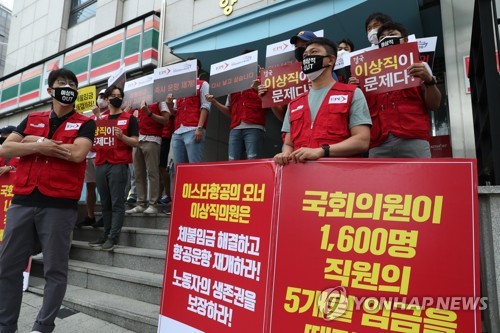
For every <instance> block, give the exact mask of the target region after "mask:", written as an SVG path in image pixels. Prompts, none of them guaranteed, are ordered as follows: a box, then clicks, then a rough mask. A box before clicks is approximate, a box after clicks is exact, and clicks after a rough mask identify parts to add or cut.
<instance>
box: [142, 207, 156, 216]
mask: <svg viewBox="0 0 500 333" xmlns="http://www.w3.org/2000/svg"><path fill="white" fill-rule="evenodd" d="M144 214H158V209H157V208H156V207H154V206H149V207H148V208H147V209H146V210H145V211H144Z"/></svg>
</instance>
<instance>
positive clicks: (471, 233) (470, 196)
mask: <svg viewBox="0 0 500 333" xmlns="http://www.w3.org/2000/svg"><path fill="white" fill-rule="evenodd" d="M306 175H315V176H309V177H306ZM318 175H324V176H323V177H321V176H318ZM475 175H476V170H475V162H474V161H473V160H451V159H447V160H443V161H439V162H436V161H432V162H430V161H423V160H406V161H403V160H402V161H399V160H398V161H395V160H372V161H370V160H367V161H360V160H335V161H320V162H314V163H306V164H296V165H290V166H288V167H285V168H284V169H283V173H282V179H281V188H280V193H281V196H280V200H279V203H280V204H279V207H278V210H277V214H278V230H277V235H278V237H277V240H276V243H277V249H276V262H275V274H274V277H275V280H274V289H273V296H274V300H273V306H272V310H271V312H272V318H271V319H272V322H271V332H320V331H321V332H323V330H325V332H326V331H328V332H329V330H331V329H333V330H332V332H335V331H336V332H371V333H376V332H388V331H391V332H457V333H458V332H464V333H465V332H467V333H470V332H481V318H480V311H479V309H480V308H481V307H484V306H485V305H486V304H485V301H484V300H482V299H480V286H479V246H478V220H477V192H476V189H477V181H476V179H475ZM457 180H460V181H457ZM298 272H300V274H298ZM458 272H460V273H458ZM403 328H404V330H403Z"/></svg>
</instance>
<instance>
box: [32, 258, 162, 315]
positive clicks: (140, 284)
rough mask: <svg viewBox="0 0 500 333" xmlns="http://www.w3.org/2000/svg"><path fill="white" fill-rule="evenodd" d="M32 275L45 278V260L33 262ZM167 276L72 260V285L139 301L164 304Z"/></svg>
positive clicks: (70, 278) (70, 279)
mask: <svg viewBox="0 0 500 333" xmlns="http://www.w3.org/2000/svg"><path fill="white" fill-rule="evenodd" d="M31 275H33V276H36V277H39V278H43V260H33V264H32V266H31ZM162 281H163V275H162V274H155V273H149V272H141V271H136V270H131V269H127V268H119V267H110V266H105V265H99V264H94V263H89V262H83V261H78V260H72V259H70V261H69V270H68V283H69V284H71V285H73V286H76V287H82V288H87V289H91V290H96V291H102V292H105V293H108V294H113V295H118V296H123V297H128V298H131V299H135V300H137V301H142V302H147V303H152V304H157V305H159V304H160V299H161V288H162Z"/></svg>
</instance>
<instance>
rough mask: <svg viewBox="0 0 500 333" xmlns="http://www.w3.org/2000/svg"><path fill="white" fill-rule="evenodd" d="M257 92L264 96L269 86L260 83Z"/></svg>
mask: <svg viewBox="0 0 500 333" xmlns="http://www.w3.org/2000/svg"><path fill="white" fill-rule="evenodd" d="M257 93H258V94H259V97H260V98H262V97H263V96H264V95H265V94H266V93H267V88H266V86H264V85H263V84H259V86H258V87H257Z"/></svg>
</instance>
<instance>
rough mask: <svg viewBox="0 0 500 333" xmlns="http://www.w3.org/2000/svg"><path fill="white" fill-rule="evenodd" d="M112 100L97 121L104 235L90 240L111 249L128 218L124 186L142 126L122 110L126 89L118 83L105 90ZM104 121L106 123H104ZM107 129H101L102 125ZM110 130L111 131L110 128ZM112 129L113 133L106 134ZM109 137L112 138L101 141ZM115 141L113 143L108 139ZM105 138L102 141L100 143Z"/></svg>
mask: <svg viewBox="0 0 500 333" xmlns="http://www.w3.org/2000/svg"><path fill="white" fill-rule="evenodd" d="M104 94H105V95H104V96H105V98H106V100H107V101H108V102H109V114H106V115H104V116H101V118H100V119H99V120H97V128H98V132H99V133H96V142H97V143H96V144H95V149H96V157H95V165H96V172H95V176H96V183H97V189H98V191H99V195H100V196H101V203H102V220H103V223H104V235H103V237H102V238H100V239H98V240H95V241H91V242H89V245H90V246H101V248H102V250H105V251H111V250H113V248H114V246H115V245H116V243H117V242H118V237H119V236H120V232H121V229H122V226H123V220H124V218H125V198H124V197H123V193H125V187H126V186H127V182H128V172H129V171H128V165H129V163H132V147H137V145H138V137H139V125H138V123H137V119H136V118H135V117H134V116H133V115H131V114H130V113H128V112H124V111H122V109H121V106H122V102H123V98H124V97H125V96H124V92H123V90H122V89H121V88H119V87H117V86H111V87H109V88H108V89H106V92H105V93H104ZM101 123H103V125H104V126H101ZM101 127H102V128H104V131H102V133H103V134H102V135H101V131H99V129H100V128H101ZM108 129H109V131H108ZM109 132H111V135H107V134H108V133H109ZM101 138H108V139H109V140H98V139H101ZM111 140H113V141H116V142H114V145H112V144H111V143H110V144H106V143H107V142H106V141H108V142H109V141H111ZM100 141H102V142H100Z"/></svg>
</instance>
